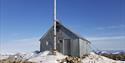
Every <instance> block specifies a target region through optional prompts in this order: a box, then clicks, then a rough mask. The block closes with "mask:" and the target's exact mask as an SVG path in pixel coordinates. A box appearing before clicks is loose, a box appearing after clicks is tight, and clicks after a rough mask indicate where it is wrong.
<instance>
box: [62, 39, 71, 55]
mask: <svg viewBox="0 0 125 63" xmlns="http://www.w3.org/2000/svg"><path fill="white" fill-rule="evenodd" d="M63 48H64V49H63V50H64V54H66V55H71V40H70V39H64V46H63Z"/></svg>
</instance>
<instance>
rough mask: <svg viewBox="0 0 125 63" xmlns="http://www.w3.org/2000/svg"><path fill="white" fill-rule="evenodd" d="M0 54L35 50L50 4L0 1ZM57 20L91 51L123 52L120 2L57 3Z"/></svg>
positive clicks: (123, 6)
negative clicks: (78, 36) (84, 40)
mask: <svg viewBox="0 0 125 63" xmlns="http://www.w3.org/2000/svg"><path fill="white" fill-rule="evenodd" d="M0 3H1V4H0V53H15V52H20V51H35V50H39V48H40V47H39V44H40V43H39V39H40V38H41V37H42V36H43V34H44V33H45V32H47V30H48V29H49V28H50V27H51V26H52V25H53V0H0ZM57 19H58V20H60V22H61V23H62V24H63V25H65V26H66V27H68V28H69V29H70V30H72V31H73V32H75V33H77V34H79V35H81V36H83V37H84V38H86V39H88V40H89V41H91V48H92V49H93V50H97V49H98V50H125V1H124V0H57Z"/></svg>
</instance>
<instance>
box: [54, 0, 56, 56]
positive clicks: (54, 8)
mask: <svg viewBox="0 0 125 63" xmlns="http://www.w3.org/2000/svg"><path fill="white" fill-rule="evenodd" d="M54 54H56V0H54Z"/></svg>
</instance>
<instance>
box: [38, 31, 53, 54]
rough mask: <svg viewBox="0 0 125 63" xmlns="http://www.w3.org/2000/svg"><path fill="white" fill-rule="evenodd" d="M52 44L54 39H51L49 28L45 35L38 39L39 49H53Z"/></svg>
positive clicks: (51, 32) (51, 33) (51, 34)
mask: <svg viewBox="0 0 125 63" xmlns="http://www.w3.org/2000/svg"><path fill="white" fill-rule="evenodd" d="M53 45H54V41H53V30H50V31H49V32H48V33H47V35H46V36H45V37H44V38H43V39H42V40H40V51H41V52H43V51H46V50H49V51H52V50H53V47H54V46H53Z"/></svg>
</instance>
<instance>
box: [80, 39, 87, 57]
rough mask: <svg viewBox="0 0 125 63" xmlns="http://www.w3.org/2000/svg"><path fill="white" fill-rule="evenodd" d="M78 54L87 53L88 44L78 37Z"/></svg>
mask: <svg viewBox="0 0 125 63" xmlns="http://www.w3.org/2000/svg"><path fill="white" fill-rule="evenodd" d="M79 48H80V56H83V55H88V54H89V44H88V42H87V41H84V40H82V39H79Z"/></svg>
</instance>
